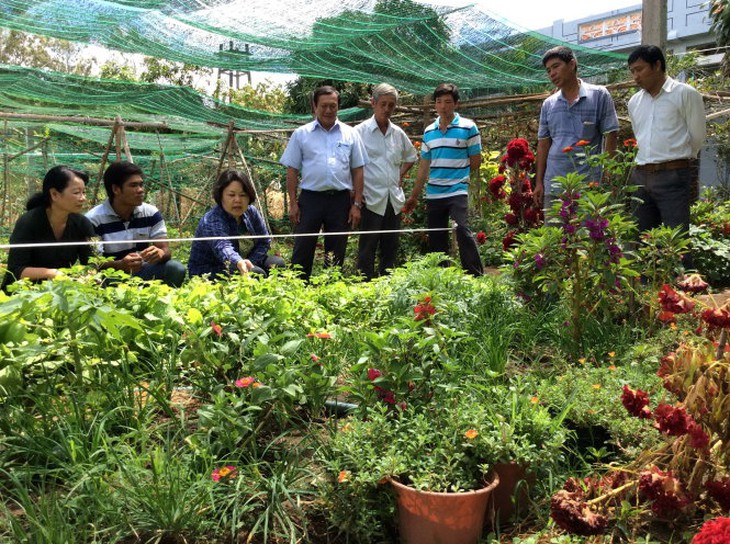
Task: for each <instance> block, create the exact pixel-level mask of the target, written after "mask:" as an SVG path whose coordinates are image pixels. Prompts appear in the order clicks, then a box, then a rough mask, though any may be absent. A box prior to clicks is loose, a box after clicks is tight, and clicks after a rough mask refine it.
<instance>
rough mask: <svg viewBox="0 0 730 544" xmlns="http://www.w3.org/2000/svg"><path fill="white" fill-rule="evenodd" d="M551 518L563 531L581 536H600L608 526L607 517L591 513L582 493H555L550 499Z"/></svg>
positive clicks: (565, 491)
mask: <svg viewBox="0 0 730 544" xmlns="http://www.w3.org/2000/svg"><path fill="white" fill-rule="evenodd" d="M550 517H551V518H553V520H555V523H556V524H557V525H558V527H560V528H561V529H563V530H565V531H568V532H570V533H573V534H576V535H581V536H591V535H600V534H601V533H603V531H605V529H606V526H607V525H608V520H607V519H606V516H603V515H601V514H597V513H595V512H593V511H591V509H590V508H589V507H588V505H587V504H586V503H585V501H584V500H583V492H582V491H573V492H571V491H568V490H566V489H561V490H560V491H558V492H557V493H555V494H554V495H553V496H552V497H551V499H550Z"/></svg>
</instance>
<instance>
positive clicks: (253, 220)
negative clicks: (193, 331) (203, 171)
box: [188, 170, 284, 277]
mask: <svg viewBox="0 0 730 544" xmlns="http://www.w3.org/2000/svg"><path fill="white" fill-rule="evenodd" d="M213 199H214V200H215V203H216V206H215V207H214V208H213V209H211V210H209V211H208V212H207V213H206V214H205V215H204V216H203V217H202V218H201V219H200V223H198V228H197V229H196V230H195V237H196V238H205V237H216V236H244V235H246V234H248V235H252V236H255V235H261V236H266V237H265V238H255V239H238V240H237V239H230V240H195V241H194V242H193V245H192V247H191V248H190V259H189V260H188V273H189V274H190V276H200V275H202V274H210V275H211V276H213V277H216V276H227V275H230V274H232V273H237V272H238V273H240V274H243V275H245V274H248V273H249V272H253V273H255V274H263V275H266V274H267V273H268V271H269V269H270V268H271V267H275V266H284V259H282V258H281V257H278V256H271V257H269V256H268V255H267V253H268V251H269V248H270V247H271V238H269V237H268V234H269V230H268V229H267V228H266V223H264V218H263V217H262V216H261V213H260V212H259V211H258V210H257V209H256V208H255V207H253V206H251V204H253V203H254V202H255V201H256V191H254V188H253V184H252V183H251V180H249V179H248V177H247V176H245V175H243V174H241V173H240V172H238V171H236V170H226V171H225V172H223V173H222V174H221V175H220V176H219V177H218V180H217V181H216V183H215V186H214V187H213Z"/></svg>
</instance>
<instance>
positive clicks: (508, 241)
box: [502, 231, 517, 251]
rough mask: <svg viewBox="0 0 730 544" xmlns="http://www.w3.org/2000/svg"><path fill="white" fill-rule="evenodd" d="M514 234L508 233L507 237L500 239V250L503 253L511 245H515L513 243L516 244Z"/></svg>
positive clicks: (513, 232)
mask: <svg viewBox="0 0 730 544" xmlns="http://www.w3.org/2000/svg"><path fill="white" fill-rule="evenodd" d="M516 234H517V233H516V232H515V231H510V232H508V233H507V235H506V236H505V237H504V238H502V249H503V250H504V251H507V250H508V249H510V248H511V247H512V246H513V245H515V243H516V242H515V236H516Z"/></svg>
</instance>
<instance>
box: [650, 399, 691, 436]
mask: <svg viewBox="0 0 730 544" xmlns="http://www.w3.org/2000/svg"><path fill="white" fill-rule="evenodd" d="M654 419H655V421H656V424H655V425H654V426H655V427H656V428H657V429H659V431H661V432H663V433H665V434H668V435H669V436H682V435H685V434H687V433H688V432H689V429H690V426H691V425H692V423H694V420H693V419H692V417H691V416H690V415H688V414H687V412H686V411H685V410H684V408H682V407H675V406H672V405H670V404H660V405H659V406H657V407H656V410H654Z"/></svg>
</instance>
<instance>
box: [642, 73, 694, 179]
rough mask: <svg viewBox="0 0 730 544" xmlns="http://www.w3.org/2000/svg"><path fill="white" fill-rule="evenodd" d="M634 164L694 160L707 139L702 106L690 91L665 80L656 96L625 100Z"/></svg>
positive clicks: (692, 91) (643, 95)
mask: <svg viewBox="0 0 730 544" xmlns="http://www.w3.org/2000/svg"><path fill="white" fill-rule="evenodd" d="M629 117H630V118H631V126H632V128H633V129H634V135H635V136H636V142H637V145H638V146H639V151H638V153H637V155H636V163H637V164H655V163H660V162H667V161H674V160H679V159H694V158H696V157H697V153H698V152H699V150H700V148H701V147H702V145H703V144H704V143H705V136H706V135H707V122H706V118H705V105H704V103H703V102H702V95H701V94H700V93H699V92H697V90H696V89H695V88H694V87H691V86H689V85H687V84H686V83H680V82H679V81H675V80H674V79H672V78H671V77H667V79H666V81H665V82H664V85H662V88H661V90H660V91H659V94H657V95H656V96H655V97H653V96H651V94H649V93H648V92H646V91H645V90H644V89H641V90H640V91H639V92H637V93H636V94H634V95H633V96H632V97H631V99H630V100H629Z"/></svg>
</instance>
